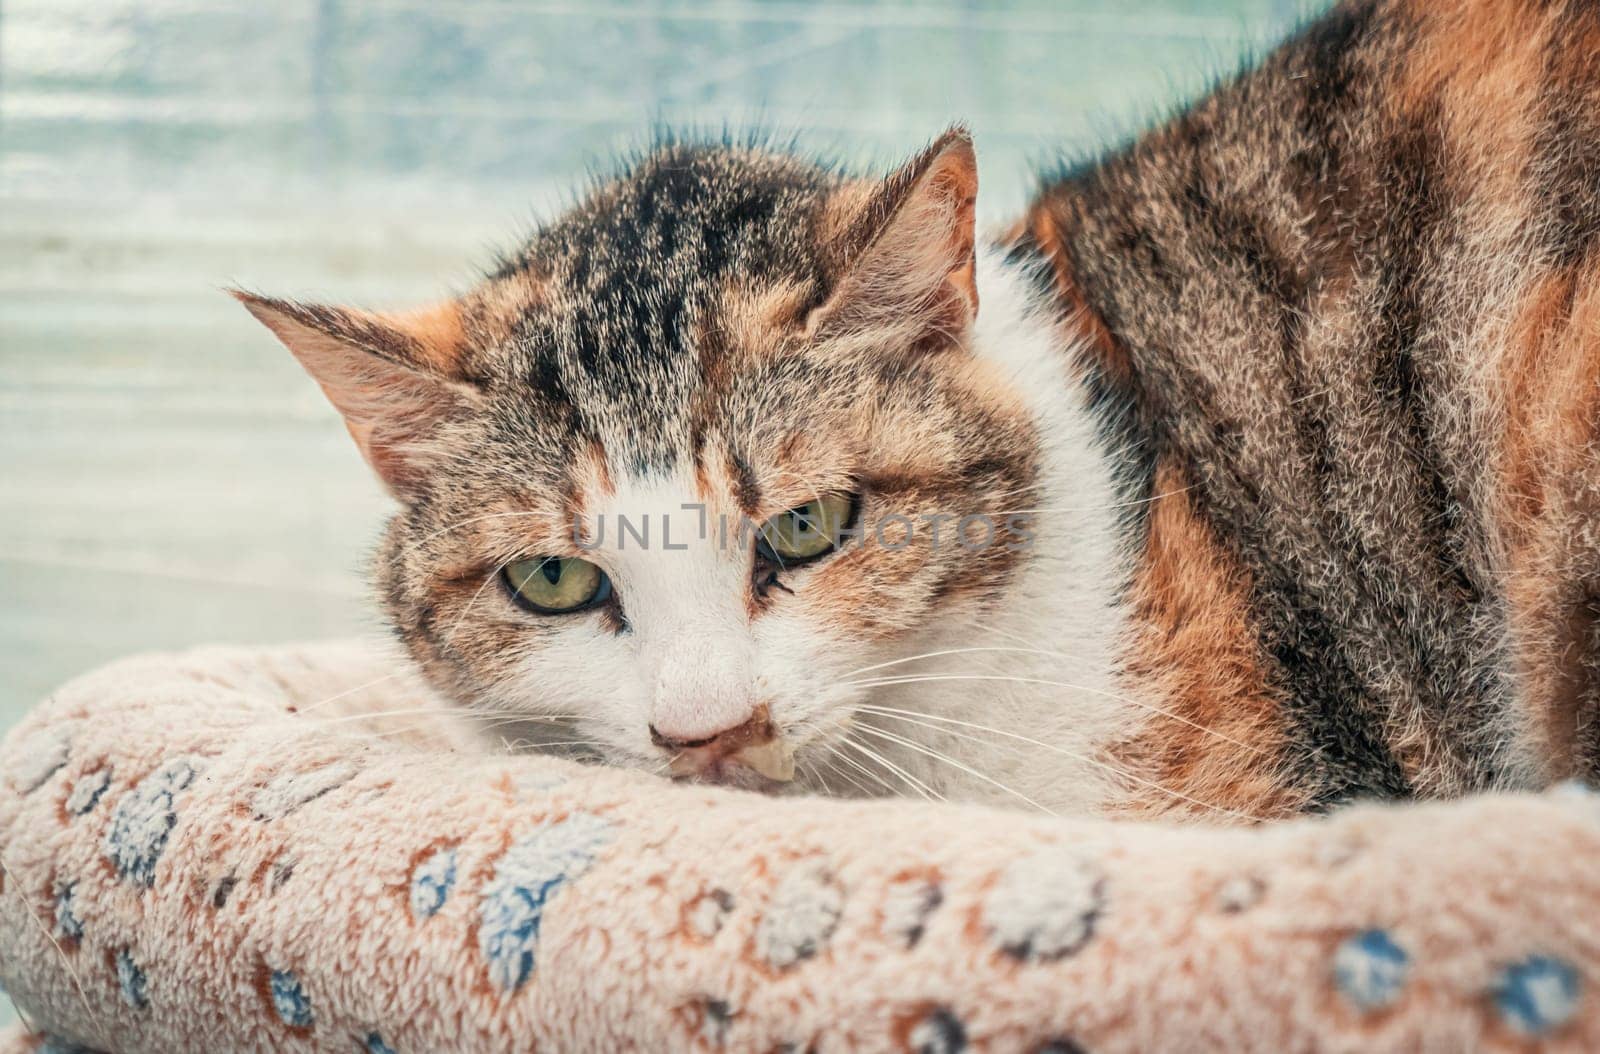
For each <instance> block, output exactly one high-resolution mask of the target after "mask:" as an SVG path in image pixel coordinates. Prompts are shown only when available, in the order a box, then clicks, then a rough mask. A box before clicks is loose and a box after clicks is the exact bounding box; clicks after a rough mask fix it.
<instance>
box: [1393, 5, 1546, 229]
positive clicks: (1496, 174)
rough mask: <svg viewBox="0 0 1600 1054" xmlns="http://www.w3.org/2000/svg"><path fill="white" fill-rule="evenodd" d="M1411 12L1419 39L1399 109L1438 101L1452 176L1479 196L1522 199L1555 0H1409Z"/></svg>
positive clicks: (1413, 110) (1400, 89) (1411, 110)
mask: <svg viewBox="0 0 1600 1054" xmlns="http://www.w3.org/2000/svg"><path fill="white" fill-rule="evenodd" d="M1410 13H1411V14H1412V15H1413V17H1415V18H1416V19H1417V23H1418V40H1417V43H1416V44H1415V46H1414V47H1413V48H1412V49H1411V52H1410V55H1409V57H1408V63H1407V66H1406V69H1405V70H1404V72H1403V73H1402V74H1401V76H1400V80H1399V84H1398V86H1397V89H1396V92H1395V95H1394V99H1395V103H1396V105H1397V106H1398V108H1399V110H1400V112H1401V114H1402V115H1404V116H1416V115H1418V114H1421V113H1423V112H1424V111H1425V110H1426V109H1427V108H1428V107H1429V106H1431V105H1433V104H1435V103H1437V104H1438V105H1439V107H1440V110H1441V114H1440V116H1441V119H1442V121H1443V123H1444V130H1445V132H1446V134H1447V136H1448V141H1449V149H1450V153H1451V160H1452V165H1451V169H1452V172H1453V173H1454V174H1455V178H1457V179H1459V180H1461V181H1462V183H1463V185H1464V186H1465V187H1467V188H1469V189H1470V190H1472V191H1473V192H1474V193H1475V195H1476V196H1478V197H1479V198H1481V199H1482V200H1485V201H1489V202H1494V203H1497V204H1509V203H1515V202H1521V201H1522V200H1523V199H1524V197H1525V196H1526V184H1525V170H1526V167H1527V164H1528V160H1529V157H1530V152H1531V145H1532V144H1531V139H1532V135H1533V133H1534V130H1535V128H1536V126H1537V123H1536V122H1535V121H1533V120H1531V119H1530V116H1531V112H1532V110H1533V108H1534V107H1536V106H1537V105H1538V103H1539V101H1540V95H1541V93H1542V87H1543V81H1544V70H1545V57H1546V54H1547V51H1548V48H1549V44H1550V41H1551V36H1552V33H1553V32H1554V31H1555V29H1556V24H1557V22H1558V20H1559V18H1560V10H1559V5H1541V4H1535V3H1531V2H1528V0H1413V2H1412V3H1411V4H1410Z"/></svg>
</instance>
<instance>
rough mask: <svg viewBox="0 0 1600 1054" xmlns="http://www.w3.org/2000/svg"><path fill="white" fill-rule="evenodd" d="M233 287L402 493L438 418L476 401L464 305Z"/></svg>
mask: <svg viewBox="0 0 1600 1054" xmlns="http://www.w3.org/2000/svg"><path fill="white" fill-rule="evenodd" d="M230 292H231V293H232V295H233V297H234V298H235V299H237V300H238V301H239V302H240V303H241V304H243V305H244V306H245V308H246V309H248V310H249V312H250V313H251V314H252V315H254V316H255V317H256V318H257V319H258V320H260V322H261V323H262V324H263V325H265V326H266V327H267V328H268V329H270V330H271V331H272V332H273V335H275V336H276V337H277V338H278V339H279V340H280V341H282V342H283V344H284V346H285V347H287V348H288V349H289V350H290V351H291V352H293V353H294V357H295V358H296V359H298V360H299V361H300V365H302V366H304V367H305V369H306V372H307V373H309V374H311V376H312V378H313V379H315V380H316V382H317V383H318V384H319V385H321V386H322V390H323V392H324V393H326V394H327V396H328V400H329V401H330V402H332V403H333V405H334V408H335V409H337V410H338V411H339V413H340V414H341V415H343V417H344V423H345V427H346V428H348V429H349V431H350V435H351V438H353V439H354V440H355V441H356V446H357V447H359V448H360V450H361V455H362V456H363V457H364V458H366V460H367V463H368V464H369V465H371V466H372V468H373V470H374V471H375V472H377V474H378V476H379V478H381V479H382V480H383V482H384V483H385V484H386V485H387V486H388V488H389V490H390V491H391V492H393V493H394V494H395V495H396V496H397V497H400V498H402V499H404V498H405V496H406V495H407V494H408V493H410V492H411V491H412V490H413V489H414V487H415V485H416V483H417V482H418V481H419V479H420V478H421V477H422V474H423V468H422V462H423V461H424V460H425V458H426V455H427V446H428V443H429V441H430V440H431V439H432V438H433V437H434V436H435V435H436V434H437V430H438V428H439V426H440V425H441V424H442V423H444V422H445V421H446V420H448V419H449V418H450V417H452V416H454V415H456V414H458V413H460V412H462V411H463V410H465V409H467V408H469V407H470V406H471V405H472V404H473V403H474V402H476V401H477V397H478V390H477V388H476V386H475V385H473V384H472V383H471V382H470V381H469V380H468V379H467V377H466V376H465V373H464V371H463V368H462V367H463V357H464V355H465V353H466V347H467V344H466V335H465V330H464V326H463V321H462V316H461V307H460V305H459V304H457V303H456V302H455V301H445V302H444V303H443V304H440V305H438V306H436V307H432V308H426V309H424V310H421V311H413V312H406V313H397V314H378V313H375V312H369V311H359V310H354V309H351V308H342V307H326V306H323V305H318V304H302V303H297V302H294V301H290V300H276V299H273V298H271V297H264V296H257V295H255V294H254V293H246V292H243V291H241V290H237V289H235V290H230Z"/></svg>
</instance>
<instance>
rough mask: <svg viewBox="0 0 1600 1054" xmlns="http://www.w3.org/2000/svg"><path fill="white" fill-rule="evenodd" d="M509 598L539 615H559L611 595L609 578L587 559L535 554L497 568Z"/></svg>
mask: <svg viewBox="0 0 1600 1054" xmlns="http://www.w3.org/2000/svg"><path fill="white" fill-rule="evenodd" d="M500 577H501V579H502V580H503V581H504V582H505V584H506V588H507V589H508V590H510V591H511V599H513V600H515V601H516V602H517V603H518V604H520V605H521V606H522V607H525V608H527V609H528V610H529V611H534V612H537V613H539V614H541V615H560V614H563V613H565V612H568V611H578V610H580V609H582V608H586V607H589V606H591V605H593V604H598V603H599V602H600V601H602V600H604V599H605V598H606V597H609V596H610V595H611V579H609V578H607V577H606V573H605V572H604V571H602V570H600V569H599V568H598V567H596V566H595V565H594V564H591V563H590V562H589V561H587V560H572V559H566V558H563V557H559V556H535V557H533V558H532V559H531V560H518V561H516V562H515V563H511V564H507V565H506V567H505V570H503V571H501V572H500Z"/></svg>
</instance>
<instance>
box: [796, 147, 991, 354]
mask: <svg viewBox="0 0 1600 1054" xmlns="http://www.w3.org/2000/svg"><path fill="white" fill-rule="evenodd" d="M977 200H978V158H977V154H976V153H975V152H974V151H973V148H972V137H971V135H969V134H968V133H967V131H966V129H964V128H961V127H955V128H951V129H950V130H949V131H947V132H945V133H944V134H943V135H941V136H940V137H939V138H938V139H936V140H934V142H933V143H932V144H931V145H930V146H929V147H928V148H927V149H926V150H924V151H922V152H921V153H920V154H918V155H917V156H916V157H914V158H912V159H911V160H910V161H908V162H907V163H906V164H904V165H902V166H901V167H900V168H899V169H897V170H896V171H895V172H894V173H893V174H892V175H890V176H889V177H888V178H887V179H885V180H884V181H883V182H882V183H880V184H876V185H872V186H868V187H865V188H863V187H861V186H859V185H857V186H851V187H847V188H846V189H845V190H843V191H841V192H840V194H839V198H838V199H837V200H836V202H835V203H834V206H833V210H832V211H833V212H834V214H835V216H836V219H835V222H834V226H835V227H836V228H837V230H836V231H835V232H832V233H831V235H830V237H829V238H828V241H829V245H828V253H827V255H828V257H829V258H830V260H831V261H832V263H833V268H834V270H835V272H836V274H837V278H836V280H835V281H834V284H833V288H832V290H831V291H830V293H829V295H828V297H827V299H826V300H825V301H824V302H823V303H822V305H821V306H819V307H817V308H816V309H814V310H813V312H812V314H811V316H810V318H808V319H807V329H808V330H809V331H811V332H812V333H814V334H817V335H818V336H822V337H828V336H838V335H840V334H842V333H848V332H850V331H861V332H862V333H866V332H867V331H878V332H879V334H880V336H879V337H878V339H882V335H881V331H882V330H884V329H885V328H888V329H904V330H906V331H907V332H906V333H905V334H904V335H903V336H904V339H906V340H907V341H908V342H913V341H915V340H916V339H917V338H919V337H921V336H925V335H927V334H929V333H944V334H951V333H960V332H962V331H964V330H965V329H966V328H967V327H968V326H970V325H971V324H972V321H973V319H974V318H976V317H977V314H978V286H977V280H976V278H977V276H976V273H975V272H976V264H977V258H976V255H975V248H976V244H977V233H976V206H977Z"/></svg>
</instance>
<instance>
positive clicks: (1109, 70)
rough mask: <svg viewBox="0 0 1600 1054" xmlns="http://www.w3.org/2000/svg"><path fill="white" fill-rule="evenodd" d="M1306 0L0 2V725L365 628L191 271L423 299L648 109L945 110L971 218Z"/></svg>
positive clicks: (345, 489)
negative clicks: (973, 180)
mask: <svg viewBox="0 0 1600 1054" xmlns="http://www.w3.org/2000/svg"><path fill="white" fill-rule="evenodd" d="M1302 13H1303V5H1302V4H1301V3H1300V2H1299V0H1055V2H1049V0H1014V2H1009V3H982V4H980V3H977V2H976V0H971V2H956V0H944V2H933V3H920V4H913V3H892V2H879V0H856V2H808V3H799V2H768V3H761V2H754V0H710V2H684V3H670V4H669V3H655V4H623V3H578V2H573V3H543V2H529V3H516V2H511V0H456V2H449V3H439V2H433V0H279V2H275V3H257V4H247V3H242V2H240V3H224V2H219V0H146V2H131V0H0V465H3V470H0V672H3V674H4V676H3V677H0V732H3V731H4V729H5V728H6V727H8V726H9V725H10V724H11V723H13V722H14V721H15V720H16V718H17V717H18V716H19V715H20V714H21V713H22V711H23V710H24V709H25V708H26V707H27V706H28V705H29V704H31V703H32V702H33V701H35V700H36V699H38V698H39V697H41V696H42V695H43V694H44V693H46V692H47V691H49V690H50V688H51V687H52V686H53V685H55V684H58V683H60V682H61V681H62V680H64V679H65V678H67V677H70V676H71V675H73V674H74V673H77V672H79V671H81V670H83V669H85V668H87V667H90V666H92V665H94V664H96V663H100V662H103V661H105V660H107V659H110V658H112V657H114V656H117V655H121V654H124V653H127V652H132V651H137V650H141V649H149V648H170V647H180V646H183V645H187V644H192V643H197V642H201V641H214V640H240V641H270V640H285V639H295V638H305V637H316V636H323V635H329V634H336V633H340V634H342V633H351V632H375V631H376V630H377V627H376V626H375V624H374V622H373V619H372V617H371V616H370V615H369V614H368V607H367V605H366V604H365V602H364V597H363V592H362V587H361V584H360V567H361V563H362V560H363V556H364V553H365V551H366V549H367V546H368V545H369V543H370V540H371V539H372V538H373V537H374V534H375V531H376V529H377V527H378V523H379V520H380V518H381V517H382V515H383V512H384V508H385V502H384V499H383V497H382V496H381V494H380V493H379V491H378V489H377V487H376V486H375V485H373V484H372V483H371V482H370V481H369V480H368V478H367V476H366V474H365V471H364V470H363V468H362V467H361V465H360V463H359V460H358V458H357V456H356V454H355V451H354V449H353V447H352V446H351V445H350V443H349V441H348V439H347V438H346V436H345V435H344V432H343V430H342V428H341V427H340V426H339V424H338V421H337V420H336V418H335V416H334V414H333V412H332V411H331V410H330V409H328V408H327V407H326V405H325V404H324V403H323V401H322V398H321V396H320V394H319V393H318V391H317V390H316V388H315V387H314V386H313V385H312V384H311V383H310V382H309V381H308V380H307V379H306V378H305V377H303V376H302V375H301V374H300V372H299V370H298V368H297V367H296V366H294V364H293V363H292V362H291V360H290V359H289V357H288V355H287V354H286V353H284V352H282V351H281V350H280V349H278V347H277V345H276V344H275V343H274V342H273V341H272V340H271V338H270V337H269V336H268V335H267V334H266V333H265V331H264V330H262V329H260V328H259V327H258V326H256V324H255V323H254V322H252V321H251V320H250V319H249V318H248V317H247V316H246V315H245V314H244V312H243V311H242V310H240V309H239V308H238V307H237V306H236V305H234V304H233V303H232V302H231V301H229V300H228V299H227V298H226V297H225V296H223V295H221V293H220V292H219V289H220V287H222V286H224V285H226V284H230V283H241V284H245V285H248V286H251V287H254V288H259V289H263V290H271V291H274V292H282V293H292V294H296V295H306V296H319V297H327V298H335V299H340V300H349V301H356V302H361V303H365V304H370V305H392V304H398V303H404V302H407V301H410V300H420V299H425V298H428V297H432V296H437V295H438V294H440V293H441V292H442V291H445V290H447V289H449V288H452V287H459V286H460V285H461V284H463V283H464V282H466V281H468V280H470V278H471V275H472V267H473V265H474V264H481V263H484V262H486V261H487V259H488V257H489V255H490V252H491V250H492V249H493V248H495V247H498V246H504V245H507V244H508V243H510V242H511V241H513V240H514V238H515V235H516V233H517V232H518V231H520V230H524V229H526V227H527V226H528V225H529V223H530V222H531V221H532V219H533V217H535V216H537V215H542V214H547V213H548V212H549V211H550V210H551V209H553V208H556V207H558V206H559V204H560V202H561V201H562V200H564V196H565V195H566V193H567V192H568V188H570V187H572V186H573V185H574V183H575V181H576V180H577V178H578V177H580V176H581V175H582V174H583V173H584V172H585V171H587V170H589V169H591V168H594V167H596V166H598V167H600V168H604V167H605V165H606V160H607V158H608V157H610V156H612V154H613V153H614V152H615V151H616V150H618V149H624V148H627V147H628V146H630V145H635V144H638V143H639V142H641V141H642V140H644V139H645V138H646V137H647V134H648V130H649V128H650V127H651V125H652V124H654V123H657V122H661V123H666V124H670V125H674V126H694V127H700V128H707V129H713V130H715V129H720V128H721V127H722V126H723V125H724V124H725V123H728V124H731V125H733V126H735V127H745V126H749V125H751V124H760V125H765V126H768V127H771V128H774V129H777V130H779V131H781V132H783V133H786V134H787V133H799V134H800V135H801V141H802V143H804V144H805V145H807V146H808V147H812V148H815V149H817V150H820V151H825V152H827V153H829V154H831V155H837V156H842V157H845V158H849V159H852V160H857V161H860V162H863V163H876V164H885V165H887V164H890V163H893V161H894V160H895V159H897V158H898V157H900V156H901V155H903V154H905V153H908V152H910V151H911V150H913V149H915V148H917V147H918V146H920V145H921V144H923V143H924V142H926V141H927V140H928V139H929V138H930V137H932V136H933V135H935V134H937V133H938V132H939V131H940V130H941V129H943V128H944V127H945V126H946V125H948V124H949V123H950V122H952V121H954V120H958V119H960V120H965V121H966V122H968V123H969V124H970V126H971V127H972V129H973V130H974V132H975V134H976V136H977V140H978V148H979V156H980V159H981V162H982V181H983V199H982V208H983V211H984V214H985V215H986V216H987V217H988V218H990V219H999V218H1002V217H1004V216H1005V215H1006V214H1007V213H1008V212H1009V211H1010V210H1012V209H1014V208H1016V207H1017V206H1018V205H1020V203H1021V202H1022V201H1023V200H1024V199H1025V197H1026V195H1027V192H1028V188H1029V185H1030V171H1031V170H1032V166H1033V165H1034V164H1035V163H1036V162H1038V161H1041V160H1048V159H1051V158H1055V157H1059V156H1061V155H1063V154H1065V155H1067V156H1082V155H1084V154H1086V153H1089V152H1092V151H1093V150H1094V149H1096V148H1097V147H1099V146H1102V145H1104V144H1108V143H1111V142H1113V141H1115V140H1117V139H1120V138H1122V137H1124V136H1125V135H1126V134H1128V133H1130V132H1132V131H1134V130H1136V129H1137V128H1139V127H1141V126H1143V125H1145V124H1147V123H1149V122H1150V121H1151V120H1153V119H1154V118H1155V117H1157V116H1159V115H1160V114H1162V113H1164V112H1166V111H1167V110H1168V109H1170V107H1171V106H1172V105H1173V104H1174V103H1175V102H1177V101H1178V100H1180V99H1182V98H1184V97H1186V96H1188V95H1191V94H1193V93H1194V92H1195V91H1197V90H1198V89H1200V88H1201V87H1203V86H1204V84H1205V83H1206V82H1207V81H1208V80H1209V79H1210V78H1211V77H1213V76H1214V75H1216V74H1217V73H1220V72H1226V71H1229V70H1232V69H1234V68H1236V66H1237V65H1238V63H1239V61H1240V58H1241V56H1243V55H1245V54H1247V53H1248V52H1249V51H1251V50H1252V49H1258V48H1259V46H1261V45H1264V44H1269V43H1270V42H1271V41H1273V40H1274V39H1276V38H1278V37H1279V36H1281V35H1282V34H1283V33H1284V32H1285V31H1286V30H1287V29H1288V28H1289V27H1290V26H1291V25H1292V24H1293V23H1294V22H1295V21H1296V20H1297V19H1298V18H1299V17H1300V16H1301V15H1302ZM7 1014H8V1011H7V1010H4V1009H0V1021H3V1020H4V1019H5V1018H6V1016H7Z"/></svg>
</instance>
